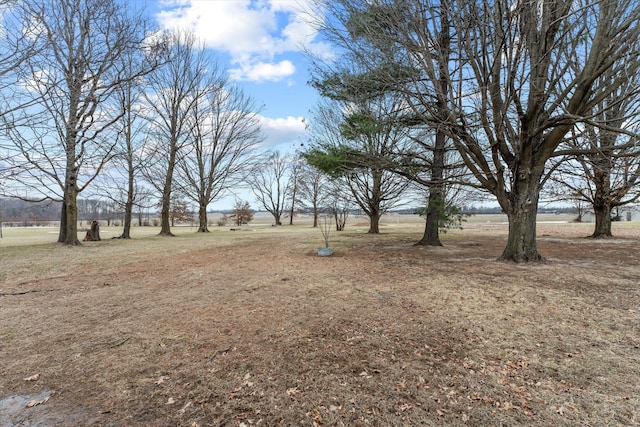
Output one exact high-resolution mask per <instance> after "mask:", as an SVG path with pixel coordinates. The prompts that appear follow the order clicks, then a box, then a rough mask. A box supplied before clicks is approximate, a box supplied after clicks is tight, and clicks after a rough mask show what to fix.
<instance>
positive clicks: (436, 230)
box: [416, 190, 442, 246]
mask: <svg viewBox="0 0 640 427" xmlns="http://www.w3.org/2000/svg"><path fill="white" fill-rule="evenodd" d="M437 193H438V194H436V192H434V191H432V192H430V195H429V202H428V205H427V220H426V223H425V226H424V235H423V236H422V239H420V241H419V242H418V243H416V246H442V242H440V209H441V205H442V198H441V197H442V196H440V195H439V194H441V193H440V191H439V190H438V191H437Z"/></svg>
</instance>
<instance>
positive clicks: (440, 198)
mask: <svg viewBox="0 0 640 427" xmlns="http://www.w3.org/2000/svg"><path fill="white" fill-rule="evenodd" d="M445 144H446V137H445V135H444V133H442V132H440V131H438V132H436V140H435V144H434V148H433V164H432V166H431V182H432V184H431V185H430V186H429V201H428V202H427V215H426V216H427V218H426V224H425V226H424V235H423V236H422V239H421V240H420V241H419V242H418V243H416V245H417V246H442V242H441V241H440V219H441V217H442V210H443V209H444V205H445V201H444V194H443V193H444V192H443V191H442V188H443V177H444V167H445V165H444V163H445V151H446V148H445Z"/></svg>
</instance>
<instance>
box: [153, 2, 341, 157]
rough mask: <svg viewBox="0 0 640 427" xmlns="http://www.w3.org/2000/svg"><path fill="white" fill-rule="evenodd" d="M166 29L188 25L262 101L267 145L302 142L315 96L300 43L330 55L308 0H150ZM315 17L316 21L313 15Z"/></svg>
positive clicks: (283, 146)
mask: <svg viewBox="0 0 640 427" xmlns="http://www.w3.org/2000/svg"><path fill="white" fill-rule="evenodd" d="M148 5H149V8H148V10H149V13H150V14H151V15H152V17H153V19H155V20H156V22H157V23H158V24H159V25H160V27H161V28H164V29H174V28H187V29H191V30H193V31H194V32H195V34H196V35H197V36H198V37H199V38H200V39H201V40H202V41H203V42H204V43H205V44H206V46H207V47H209V48H211V49H212V50H213V51H214V52H215V53H216V55H217V57H218V60H219V61H220V63H221V64H222V65H223V66H225V68H226V69H227V70H228V72H229V75H230V76H231V77H232V79H233V80H235V81H236V82H237V83H238V85H240V86H241V87H242V88H243V90H244V91H245V93H247V94H248V95H250V96H252V97H253V98H254V99H255V101H256V102H257V103H258V104H260V105H263V106H264V108H263V110H262V111H261V114H262V118H261V122H262V128H263V131H264V133H265V135H266V138H267V140H266V145H268V146H269V147H273V148H277V149H279V150H281V151H289V150H291V149H292V148H293V147H294V146H298V145H299V144H300V143H302V142H305V140H306V139H307V136H306V133H305V123H304V121H303V119H304V118H307V117H308V116H309V110H310V109H311V108H313V106H314V105H315V104H316V102H317V94H316V92H315V90H314V89H312V88H311V87H309V86H308V85H307V82H308V80H309V77H310V76H309V72H308V60H307V57H306V55H305V54H304V53H303V49H307V50H311V51H313V52H314V53H315V54H318V55H320V56H328V55H330V49H329V47H328V46H327V45H326V44H324V43H322V42H321V41H319V39H318V36H317V31H316V28H315V26H314V25H313V22H314V21H315V20H317V19H319V17H318V16H317V15H316V14H312V13H309V11H310V9H311V7H310V2H309V1H307V0H253V1H251V0H149V3H148ZM316 22H317V21H316Z"/></svg>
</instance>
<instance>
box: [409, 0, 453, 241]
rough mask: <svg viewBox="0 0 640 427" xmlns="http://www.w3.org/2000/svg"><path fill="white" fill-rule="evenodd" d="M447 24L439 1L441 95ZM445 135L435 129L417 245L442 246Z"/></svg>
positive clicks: (446, 10) (445, 70)
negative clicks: (427, 199) (423, 216)
mask: <svg viewBox="0 0 640 427" xmlns="http://www.w3.org/2000/svg"><path fill="white" fill-rule="evenodd" d="M450 32H451V25H450V23H449V2H448V1H442V2H441V5H440V34H439V36H438V39H439V48H440V55H439V60H438V74H439V75H440V78H439V80H438V85H439V87H440V89H439V92H440V93H441V94H446V93H447V87H448V85H449V72H450V71H449V56H450V50H451V34H450ZM436 105H437V106H438V111H444V110H445V108H444V106H445V105H446V102H445V101H444V100H443V99H440V98H439V99H438V100H437V101H436ZM446 141H447V138H446V135H445V134H444V132H442V130H439V129H437V130H436V135H435V141H434V145H433V164H432V166H431V185H429V201H428V202H427V218H426V224H425V226H424V235H423V236H422V239H421V240H420V241H419V242H418V243H416V245H418V246H442V242H441V241H440V218H441V216H442V215H441V213H442V210H443V209H444V206H445V201H444V191H443V188H444V168H445V153H446Z"/></svg>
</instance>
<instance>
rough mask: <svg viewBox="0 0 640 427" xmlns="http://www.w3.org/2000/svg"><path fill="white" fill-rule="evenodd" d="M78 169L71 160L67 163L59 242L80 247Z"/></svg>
mask: <svg viewBox="0 0 640 427" xmlns="http://www.w3.org/2000/svg"><path fill="white" fill-rule="evenodd" d="M76 180H77V168H76V166H75V165H74V164H73V163H72V161H71V160H69V161H68V162H67V173H66V177H65V187H64V201H63V203H62V209H63V213H62V216H61V221H60V234H59V236H58V242H59V243H64V244H65V245H70V246H78V245H80V240H79V239H78V188H77V187H76Z"/></svg>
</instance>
